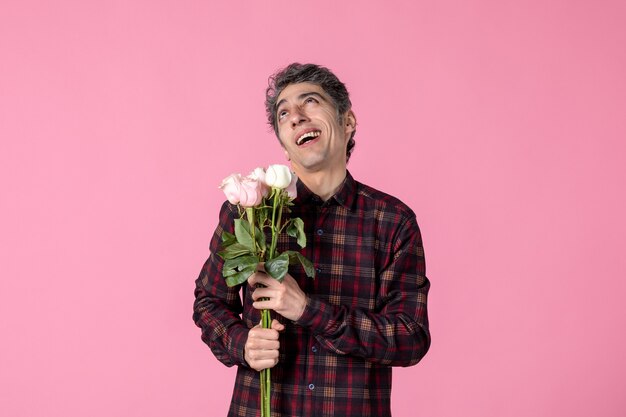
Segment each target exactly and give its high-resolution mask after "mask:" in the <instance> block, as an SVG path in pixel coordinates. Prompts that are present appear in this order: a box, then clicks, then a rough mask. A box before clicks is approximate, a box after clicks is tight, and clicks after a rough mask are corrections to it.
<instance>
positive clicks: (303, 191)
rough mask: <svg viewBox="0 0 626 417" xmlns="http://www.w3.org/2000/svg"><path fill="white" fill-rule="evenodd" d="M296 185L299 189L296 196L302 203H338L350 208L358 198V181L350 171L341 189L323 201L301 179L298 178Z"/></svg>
mask: <svg viewBox="0 0 626 417" xmlns="http://www.w3.org/2000/svg"><path fill="white" fill-rule="evenodd" d="M296 186H297V189H298V197H297V198H296V202H298V203H301V204H314V205H320V206H322V205H328V206H330V205H334V204H338V205H340V206H343V207H345V208H346V209H348V210H350V209H352V205H353V204H354V201H355V199H356V192H357V183H356V181H355V180H354V178H353V177H352V175H351V174H350V172H349V171H346V178H345V179H344V180H343V183H342V184H341V186H340V187H339V190H338V191H337V192H336V193H335V195H333V196H332V197H331V198H329V199H328V201H326V202H323V201H322V199H321V198H320V197H319V196H318V195H316V194H315V193H314V192H313V191H311V190H309V189H308V187H307V186H306V185H304V183H303V182H302V181H300V179H298V183H297V185H296Z"/></svg>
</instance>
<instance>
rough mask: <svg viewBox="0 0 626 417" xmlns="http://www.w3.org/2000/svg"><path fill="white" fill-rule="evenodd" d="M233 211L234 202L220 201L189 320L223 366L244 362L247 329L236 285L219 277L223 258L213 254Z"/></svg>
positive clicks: (226, 228) (228, 230)
mask: <svg viewBox="0 0 626 417" xmlns="http://www.w3.org/2000/svg"><path fill="white" fill-rule="evenodd" d="M236 215H237V208H236V206H233V205H231V204H229V203H228V202H225V203H224V204H223V205H222V208H221V210H220V222H219V225H218V226H217V228H216V230H215V233H214V234H213V238H212V240H211V244H210V250H211V254H210V256H209V258H208V259H207V261H206V262H205V264H204V266H203V268H202V271H200V275H199V277H198V279H197V280H196V288H195V291H194V295H195V302H194V304H193V320H194V322H195V323H196V325H197V326H198V327H200V329H202V340H203V341H204V343H206V344H207V345H208V346H209V347H210V348H211V351H212V352H213V354H214V355H215V357H216V358H217V359H218V360H219V361H220V362H222V363H223V364H224V365H226V366H233V365H244V366H248V365H247V363H246V361H245V359H244V345H245V343H246V339H247V337H248V330H249V329H248V327H247V326H246V324H245V323H244V322H243V321H242V319H241V313H242V311H243V308H242V304H241V298H240V296H239V289H240V286H236V287H232V288H231V287H228V286H227V285H226V281H225V280H224V278H223V277H222V266H223V263H224V261H223V260H222V259H221V258H220V257H219V256H217V255H216V253H217V251H218V247H219V243H220V242H221V235H222V232H223V231H227V232H230V233H233V230H232V229H233V220H234V219H235V218H236V217H235V216H236Z"/></svg>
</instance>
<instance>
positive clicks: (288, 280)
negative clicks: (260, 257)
mask: <svg viewBox="0 0 626 417" xmlns="http://www.w3.org/2000/svg"><path fill="white" fill-rule="evenodd" d="M248 283H249V284H250V285H252V286H253V287H254V286H256V285H257V284H261V285H263V287H259V288H257V289H255V290H254V292H253V293H252V299H253V300H254V303H253V304H252V307H254V308H256V309H259V310H265V309H267V310H274V311H275V312H277V313H278V314H280V315H281V316H283V317H284V318H286V319H289V320H293V321H295V320H298V319H299V318H300V317H302V313H304V308H305V307H306V294H305V293H304V292H303V291H302V290H301V289H300V286H299V285H298V283H297V282H296V280H295V279H293V277H292V276H291V275H289V274H287V275H285V278H284V279H283V282H278V281H276V280H275V279H274V278H272V277H270V276H269V275H267V274H266V273H265V272H262V271H259V272H256V273H254V274H252V275H251V276H250V278H248ZM261 299H265V300H261Z"/></svg>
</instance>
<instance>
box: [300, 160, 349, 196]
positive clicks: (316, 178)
mask: <svg viewBox="0 0 626 417" xmlns="http://www.w3.org/2000/svg"><path fill="white" fill-rule="evenodd" d="M294 170H295V171H296V175H297V176H298V178H300V180H301V181H302V182H303V183H304V185H306V186H307V188H308V189H309V190H311V191H312V192H314V193H315V194H316V195H318V196H319V197H320V198H321V199H322V200H324V201H327V200H328V199H329V198H331V197H332V196H333V195H335V193H336V192H337V191H338V190H339V187H341V184H343V181H344V180H345V179H346V172H347V170H346V167H345V166H343V167H341V168H337V169H334V170H324V171H316V172H306V171H304V172H299V171H300V170H298V169H296V167H294Z"/></svg>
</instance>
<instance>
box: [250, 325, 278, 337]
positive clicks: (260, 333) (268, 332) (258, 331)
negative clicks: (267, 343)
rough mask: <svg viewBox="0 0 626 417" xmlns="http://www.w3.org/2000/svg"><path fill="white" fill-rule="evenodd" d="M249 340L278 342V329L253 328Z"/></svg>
mask: <svg viewBox="0 0 626 417" xmlns="http://www.w3.org/2000/svg"><path fill="white" fill-rule="evenodd" d="M248 339H256V340H278V331H277V330H276V329H263V328H261V327H253V328H252V329H250V333H248Z"/></svg>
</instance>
